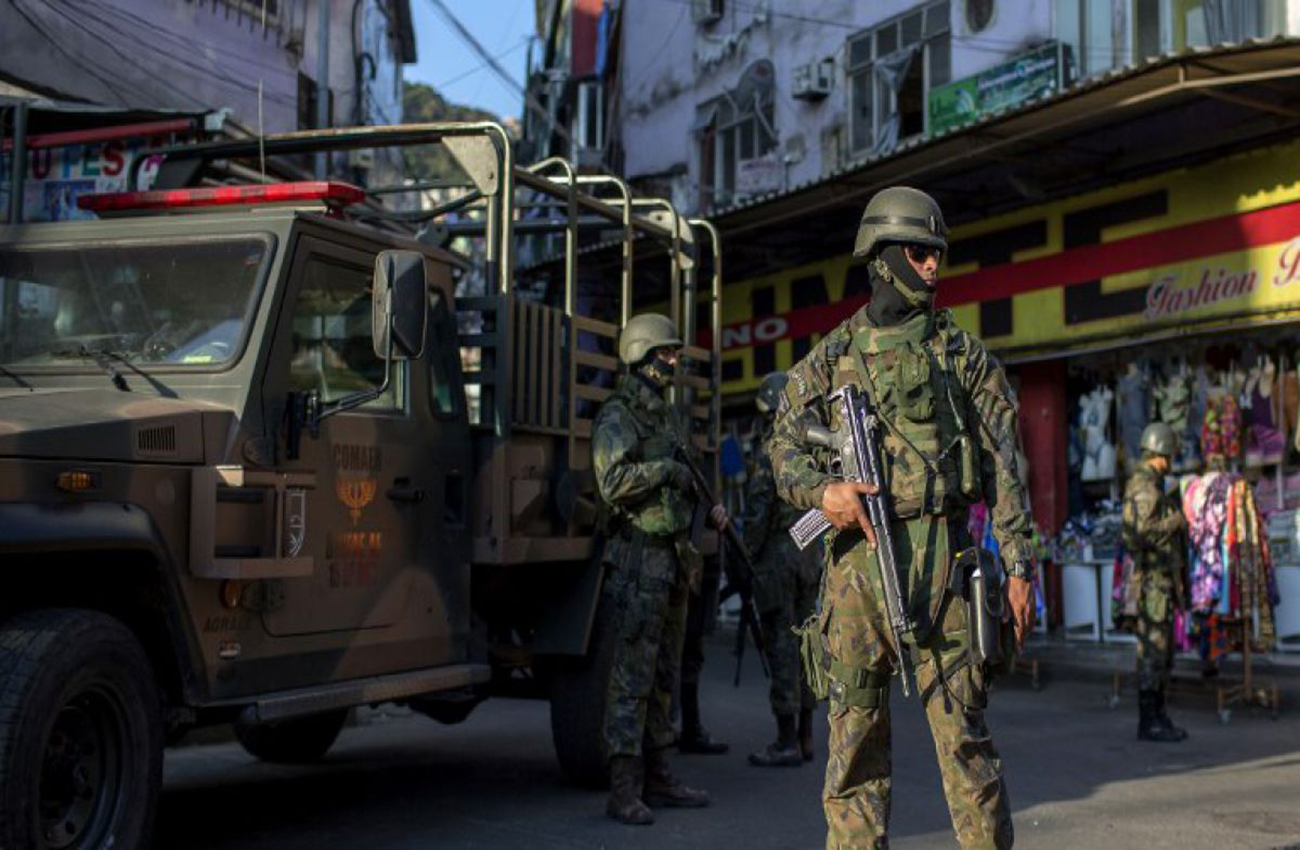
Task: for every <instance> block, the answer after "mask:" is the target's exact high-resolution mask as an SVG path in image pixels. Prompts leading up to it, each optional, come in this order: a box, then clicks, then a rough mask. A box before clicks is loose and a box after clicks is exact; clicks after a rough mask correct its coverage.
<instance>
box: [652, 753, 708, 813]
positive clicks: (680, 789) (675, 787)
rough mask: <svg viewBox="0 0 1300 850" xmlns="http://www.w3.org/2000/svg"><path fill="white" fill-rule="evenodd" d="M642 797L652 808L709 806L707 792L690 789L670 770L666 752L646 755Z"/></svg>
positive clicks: (696, 807)
mask: <svg viewBox="0 0 1300 850" xmlns="http://www.w3.org/2000/svg"><path fill="white" fill-rule="evenodd" d="M641 796H642V799H644V800H645V801H646V802H647V803H649V804H650V805H652V806H668V807H670V808H679V809H698V808H701V807H703V806H707V805H708V804H709V794H708V792H707V791H697V790H696V789H694V788H688V787H686V786H685V785H683V784H682V783H681V782H680V781H679V780H678V779H677V777H675V776H673V772H672V771H671V770H669V769H668V755H667V752H666V751H665V750H652V751H650V752H648V753H647V754H646V775H645V791H644V793H643V794H642V795H641Z"/></svg>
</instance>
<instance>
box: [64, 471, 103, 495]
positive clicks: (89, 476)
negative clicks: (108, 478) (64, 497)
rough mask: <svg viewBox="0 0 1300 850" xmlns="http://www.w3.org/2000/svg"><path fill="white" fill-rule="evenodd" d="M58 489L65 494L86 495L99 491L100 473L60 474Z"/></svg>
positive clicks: (76, 472) (71, 472)
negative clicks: (92, 491)
mask: <svg viewBox="0 0 1300 850" xmlns="http://www.w3.org/2000/svg"><path fill="white" fill-rule="evenodd" d="M58 487H59V489H60V490H62V491H63V492H65V493H86V492H89V491H91V490H98V489H99V473H98V472H86V471H84V470H78V469H73V470H68V471H67V472H60V473H59V482H58Z"/></svg>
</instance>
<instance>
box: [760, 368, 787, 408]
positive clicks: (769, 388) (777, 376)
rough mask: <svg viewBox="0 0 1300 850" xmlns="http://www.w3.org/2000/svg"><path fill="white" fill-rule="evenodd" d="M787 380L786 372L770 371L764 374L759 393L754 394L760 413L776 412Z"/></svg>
mask: <svg viewBox="0 0 1300 850" xmlns="http://www.w3.org/2000/svg"><path fill="white" fill-rule="evenodd" d="M787 380H789V379H788V378H787V377H786V374H785V372H769V373H767V374H766V375H764V376H763V382H762V383H761V384H759V385H758V395H756V396H754V406H755V407H757V408H758V412H759V413H774V412H776V407H777V405H779V404H780V403H781V393H783V392H785V382H786V381H787Z"/></svg>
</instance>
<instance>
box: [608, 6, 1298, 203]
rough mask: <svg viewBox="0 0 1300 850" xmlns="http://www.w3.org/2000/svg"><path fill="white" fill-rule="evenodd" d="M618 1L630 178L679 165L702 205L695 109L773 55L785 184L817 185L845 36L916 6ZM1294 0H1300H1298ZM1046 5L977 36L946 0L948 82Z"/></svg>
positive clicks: (839, 84) (691, 197) (843, 118)
mask: <svg viewBox="0 0 1300 850" xmlns="http://www.w3.org/2000/svg"><path fill="white" fill-rule="evenodd" d="M623 2H624V11H623V15H624V18H623V27H622V33H623V43H622V54H621V55H622V60H621V61H622V69H621V73H622V79H621V84H620V87H621V100H622V108H621V114H620V119H619V120H620V121H621V127H622V139H623V145H624V150H625V154H626V159H625V170H626V173H627V176H629V177H632V178H636V177H645V176H649V175H658V174H663V173H665V172H669V171H671V170H673V169H681V168H683V167H685V168H686V169H688V175H687V176H685V177H682V178H678V179H677V180H675V185H674V196H675V197H674V200H675V201H677V202H680V203H683V204H684V206H686V207H687V208H689V209H692V210H694V209H697V208H698V204H699V193H698V189H697V187H698V185H699V180H698V173H697V172H698V168H699V163H698V153H697V151H696V147H697V141H696V137H695V134H694V133H693V132H692V129H691V128H692V124H693V122H694V120H695V114H696V107H697V106H698V105H700V104H703V103H705V102H707V101H709V100H710V99H712V98H714V97H716V96H718V95H719V94H720V93H722V92H723V91H726V90H728V89H732V88H734V87H735V85H736V83H737V81H738V79H739V78H740V76H741V74H742V73H743V72H744V71H745V70H746V69H747V68H748V67H749V66H750V65H751V64H752V63H753V62H755V61H757V60H759V59H770V60H771V61H772V63H773V65H774V68H775V73H776V80H775V86H776V104H775V121H776V130H777V134H778V136H779V137H780V148H779V150H780V152H781V153H782V154H783V155H785V159H786V160H787V164H786V174H785V184H786V187H790V186H796V185H799V184H801V183H806V182H808V181H811V180H816V179H818V178H820V177H822V176H823V175H824V174H825V173H826V172H827V171H829V170H830V168H831V167H832V166H833V165H834V164H833V163H827V162H823V160H822V137H823V134H824V133H826V132H828V131H833V130H834V129H835V128H836V127H837V126H844V125H845V124H846V122H847V110H848V94H847V90H846V86H845V70H844V63H845V42H846V39H847V38H848V37H849V36H851V35H853V34H855V33H856V32H858V31H860V30H863V29H867V28H869V27H871V26H872V25H874V24H876V23H880V22H883V21H885V20H887V19H889V18H892V17H894V16H896V15H899V14H901V13H903V12H906V11H908V10H910V9H913V8H915V7H917V6H918V5H921V4H920V3H918V2H916V0H872V2H869V3H868V2H857V1H856V0H780V2H771V3H767V4H764V3H762V2H761V0H754V2H750V3H744V4H734V3H727V4H726V7H727V8H726V14H725V16H724V18H723V20H721V21H719V22H717V23H715V24H712V25H710V26H701V25H697V24H695V23H693V22H692V19H691V10H690V7H689V5H688V4H687V3H684V2H683V3H666V2H663V0H623ZM1293 2H1295V3H1297V4H1300V0H1293ZM737 6H739V7H740V8H737ZM759 8H770V9H774V10H775V12H776V14H770V15H768V16H767V20H766V21H765V22H764V21H762V15H761V13H759V12H756V11H754V10H755V9H759ZM1051 9H1052V3H1051V0H1014V2H1013V0H996V2H995V10H994V14H993V18H992V21H991V22H990V23H989V25H988V26H987V28H985V29H984V30H983V31H981V32H980V33H978V34H972V33H970V31H969V28H968V26H967V24H966V20H965V3H963V2H962V0H953V2H952V4H951V32H952V38H953V42H952V78H953V79H960V78H961V77H965V76H969V75H970V74H974V73H977V72H979V71H981V70H984V69H986V68H989V67H991V66H993V65H996V64H998V63H1000V62H1002V61H1003V60H1005V59H1006V58H1008V57H1009V56H1013V55H1015V54H1017V53H1020V52H1023V50H1024V49H1026V48H1027V47H1029V46H1031V45H1033V44H1036V43H1040V42H1042V41H1044V40H1046V39H1048V38H1050V37H1051V32H1052V13H1051ZM791 16H794V17H791ZM756 17H757V18H758V19H759V20H757V21H756V20H755V19H756ZM796 18H807V19H810V20H798V19H796ZM728 39H731V40H732V41H733V42H734V43H735V44H736V47H735V49H734V51H731V52H729V53H727V54H726V56H725V58H722V59H721V60H720V61H717V62H713V61H708V59H709V58H710V57H716V56H717V55H718V53H719V51H720V49H721V45H722V44H725V43H726V41H727V40H728ZM825 58H833V59H834V60H835V63H836V74H835V83H834V88H833V90H832V92H831V94H830V96H829V97H827V98H825V99H824V100H822V101H820V102H807V101H802V100H796V99H795V98H793V97H791V94H790V90H791V84H792V74H793V70H794V68H795V67H796V66H798V65H803V64H807V63H809V62H815V61H819V60H821V59H825ZM800 141H801V142H802V145H801V146H800V144H799V143H800ZM800 147H801V148H802V155H800V154H799V153H798V151H799V149H800Z"/></svg>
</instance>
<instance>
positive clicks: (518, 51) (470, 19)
mask: <svg viewBox="0 0 1300 850" xmlns="http://www.w3.org/2000/svg"><path fill="white" fill-rule="evenodd" d="M443 2H444V3H445V4H446V6H447V8H448V9H450V10H451V11H452V13H453V14H455V15H456V17H458V18H459V19H460V20H461V23H463V24H464V25H465V28H466V29H468V30H469V31H470V32H471V33H473V34H474V37H475V38H477V39H478V41H479V43H480V44H482V45H483V46H484V47H485V48H486V49H487V51H488V52H489V53H490V54H492V55H494V56H497V57H499V58H498V61H499V62H500V63H501V65H502V67H504V68H505V69H506V70H507V71H509V72H510V74H511V76H513V77H514V79H515V81H516V82H517V83H519V85H520V86H522V85H523V81H524V66H525V64H526V62H527V56H528V44H527V42H526V38H527V37H528V36H530V35H532V34H533V31H534V26H535V19H534V12H533V8H534V4H533V0H443ZM411 11H412V13H413V16H414V18H415V38H416V48H417V53H418V55H419V58H420V61H419V62H417V63H416V64H414V65H409V66H407V68H406V71H405V77H406V79H408V80H411V81H413V82H418V83H428V84H429V85H431V86H433V87H434V88H436V89H438V90H439V91H440V92H442V94H443V95H444V96H445V97H446V98H447V99H448V100H450V101H451V102H453V103H463V104H467V105H469V106H477V107H480V108H482V109H487V110H490V111H492V112H494V113H496V114H497V116H498V117H501V118H510V117H518V116H519V114H520V112H521V111H522V104H523V99H522V96H521V95H520V94H519V93H518V91H517V90H514V89H511V88H509V87H508V86H507V85H506V84H505V83H504V82H503V81H502V80H501V79H500V78H498V77H497V75H496V74H494V73H493V72H492V70H491V69H490V68H488V67H487V66H486V65H485V64H484V62H483V60H482V58H480V57H479V55H478V54H477V53H475V52H474V51H473V49H472V48H470V46H469V45H467V44H466V43H465V42H464V41H462V40H461V38H460V36H459V35H457V33H456V32H455V31H454V30H452V29H451V27H450V26H448V24H447V22H446V21H445V20H444V19H443V17H442V15H441V13H439V12H438V10H437V9H435V8H434V5H433V3H431V2H430V0H411ZM502 54H505V55H502Z"/></svg>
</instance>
